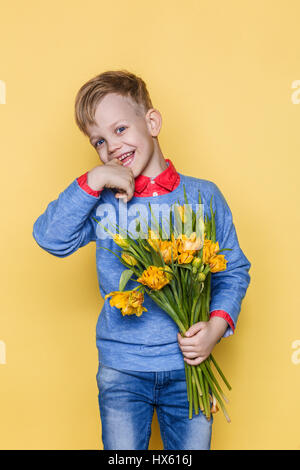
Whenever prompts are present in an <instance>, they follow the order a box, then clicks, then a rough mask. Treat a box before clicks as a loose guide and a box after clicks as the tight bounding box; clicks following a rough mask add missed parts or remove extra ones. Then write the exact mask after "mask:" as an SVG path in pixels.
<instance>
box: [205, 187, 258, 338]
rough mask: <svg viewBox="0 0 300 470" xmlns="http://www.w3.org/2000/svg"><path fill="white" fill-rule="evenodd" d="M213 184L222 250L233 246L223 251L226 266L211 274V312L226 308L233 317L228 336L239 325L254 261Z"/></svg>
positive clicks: (218, 239) (224, 201) (217, 233)
mask: <svg viewBox="0 0 300 470" xmlns="http://www.w3.org/2000/svg"><path fill="white" fill-rule="evenodd" d="M213 186H214V193H213V199H212V208H213V211H216V215H215V222H216V241H218V242H219V247H220V250H221V249H222V248H230V249H231V250H232V251H227V250H225V251H223V252H221V253H220V254H223V255H225V259H226V260H227V265H226V270H225V271H219V272H216V273H212V275H211V302H210V313H212V312H214V311H216V310H223V311H224V312H226V314H227V315H228V318H227V321H228V320H229V318H230V319H231V321H228V323H229V324H228V327H227V329H226V331H225V333H224V335H223V337H224V338H225V337H227V336H230V335H232V334H233V332H234V330H235V328H236V323H237V320H238V316H239V314H240V310H241V304H242V300H243V298H244V296H245V294H246V291H247V288H248V285H249V283H250V275H249V270H250V267H251V263H250V261H249V260H248V259H247V258H246V256H245V254H244V253H243V251H242V249H241V248H240V245H239V241H238V237H237V233H236V229H235V226H234V223H233V218H232V213H231V210H230V208H229V206H228V204H227V202H226V200H225V198H224V196H223V194H222V193H221V191H220V190H219V188H218V187H217V186H216V185H215V184H214V183H213ZM231 323H232V325H233V328H232V327H231V326H230V324H231Z"/></svg>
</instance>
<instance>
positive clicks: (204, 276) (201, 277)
mask: <svg viewBox="0 0 300 470" xmlns="http://www.w3.org/2000/svg"><path fill="white" fill-rule="evenodd" d="M205 278H206V275H205V274H204V273H198V278H197V279H198V281H201V282H202V281H204V280H205Z"/></svg>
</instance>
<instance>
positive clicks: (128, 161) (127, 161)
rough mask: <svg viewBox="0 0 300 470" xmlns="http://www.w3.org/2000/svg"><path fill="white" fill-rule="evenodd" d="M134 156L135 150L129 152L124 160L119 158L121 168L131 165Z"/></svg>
mask: <svg viewBox="0 0 300 470" xmlns="http://www.w3.org/2000/svg"><path fill="white" fill-rule="evenodd" d="M134 156H135V150H133V151H132V152H130V154H128V155H127V157H125V158H119V160H120V162H121V163H122V165H123V166H128V165H130V164H131V162H132V161H133V159H134Z"/></svg>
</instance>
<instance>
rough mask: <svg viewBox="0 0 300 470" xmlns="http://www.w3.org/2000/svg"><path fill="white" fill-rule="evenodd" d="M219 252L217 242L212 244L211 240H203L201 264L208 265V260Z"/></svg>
mask: <svg viewBox="0 0 300 470" xmlns="http://www.w3.org/2000/svg"><path fill="white" fill-rule="evenodd" d="M219 250H220V248H219V242H216V243H214V242H212V241H211V240H207V239H204V246H203V263H205V264H209V260H210V258H211V257H212V256H215V255H216V254H217V252H218V251H219Z"/></svg>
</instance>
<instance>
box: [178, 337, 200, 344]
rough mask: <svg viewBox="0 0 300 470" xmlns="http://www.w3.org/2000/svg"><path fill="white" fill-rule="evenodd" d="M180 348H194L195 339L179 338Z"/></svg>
mask: <svg viewBox="0 0 300 470" xmlns="http://www.w3.org/2000/svg"><path fill="white" fill-rule="evenodd" d="M178 342H179V344H180V345H181V346H196V342H197V339H196V338H182V337H181V338H180V340H178Z"/></svg>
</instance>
